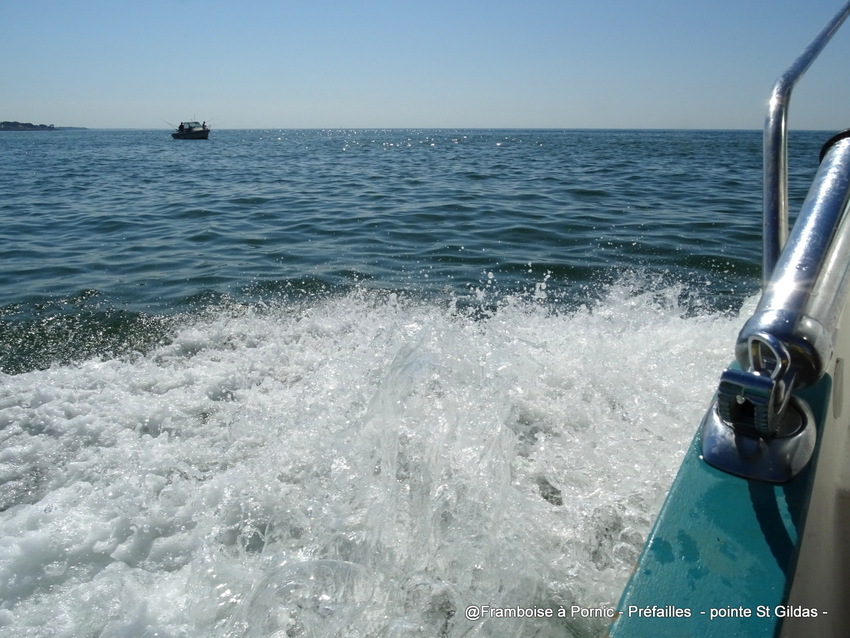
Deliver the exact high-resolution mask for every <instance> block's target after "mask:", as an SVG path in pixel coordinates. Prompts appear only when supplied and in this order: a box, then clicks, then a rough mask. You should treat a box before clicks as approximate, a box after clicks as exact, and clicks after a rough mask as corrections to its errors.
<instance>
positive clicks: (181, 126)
mask: <svg viewBox="0 0 850 638" xmlns="http://www.w3.org/2000/svg"><path fill="white" fill-rule="evenodd" d="M177 130H178V131H180V132H181V133H182V132H183V131H185V130H186V127H185V126H183V122H180V126H178V127H177Z"/></svg>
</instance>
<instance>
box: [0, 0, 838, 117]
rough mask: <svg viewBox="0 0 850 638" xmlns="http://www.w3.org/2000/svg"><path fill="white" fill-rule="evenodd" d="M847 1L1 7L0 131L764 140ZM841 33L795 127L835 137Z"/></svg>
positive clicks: (193, 2)
mask: <svg viewBox="0 0 850 638" xmlns="http://www.w3.org/2000/svg"><path fill="white" fill-rule="evenodd" d="M842 4H843V0H514V1H511V2H507V1H502V0H347V1H341V0H340V1H330V0H303V1H299V2H295V1H291V0H277V1H272V0H241V1H239V2H237V1H236V0H227V1H225V0H136V1H131V0H126V1H125V0H108V1H107V0H103V1H96V0H76V1H74V0H68V1H64V0H26V1H23V0H0V61H2V62H0V120H18V121H28V122H33V123H45V124H56V125H57V126H61V125H65V126H86V127H106V128H115V127H117V128H160V127H164V126H165V124H164V123H163V120H167V121H170V122H177V121H179V120H181V119H189V118H194V117H197V118H198V119H200V120H206V121H208V122H210V123H211V124H212V125H213V126H214V127H215V128H271V127H274V128H325V127H380V128H383V127H402V128H405V127H423V128H425V127H428V128H430V127H440V128H449V127H485V128H491V127H511V128H512V127H518V128H525V127H535V128H536V127H541V128H744V129H759V128H761V127H762V124H763V120H764V115H765V112H766V101H767V96H768V94H769V92H770V89H771V87H772V85H773V82H774V81H775V79H776V78H777V77H778V76H779V75H780V73H781V72H782V71H783V70H784V69H785V68H786V67H787V66H788V65H789V64H790V63H791V62H792V61H793V60H794V59H795V58H796V56H797V55H798V54H799V53H800V51H801V50H802V49H803V48H804V47H805V46H806V44H808V42H809V41H810V40H811V39H812V38H813V37H814V36H815V35H816V34H817V33H818V32H819V31H820V29H821V27H822V26H823V24H825V23H826V21H827V20H828V19H829V18H831V17H832V16H833V15H834V14H835V13H836V12H837V11H838V10H839V9H840V7H841V5H842ZM848 63H850V23H848V24H846V25H845V26H844V28H843V30H842V31H840V32H839V33H838V35H836V36H835V38H834V39H833V42H832V43H831V45H830V47H829V48H828V49H827V50H826V52H825V53H824V54H823V56H822V58H821V59H820V60H819V61H818V63H816V65H815V67H813V68H812V69H811V70H810V71H809V74H808V75H807V76H806V78H805V79H804V80H803V81H802V82H801V83H800V85H799V87H798V89H797V91H796V92H795V94H794V98H793V100H792V103H791V117H790V123H791V127H792V128H798V129H812V128H814V129H842V128H846V127H850V64H848Z"/></svg>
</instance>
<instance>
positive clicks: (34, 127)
mask: <svg viewBox="0 0 850 638" xmlns="http://www.w3.org/2000/svg"><path fill="white" fill-rule="evenodd" d="M84 128H85V127H80V126H54V125H53V124H30V123H29V122H0V131H63V130H68V129H84Z"/></svg>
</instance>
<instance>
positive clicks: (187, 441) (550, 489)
mask: <svg viewBox="0 0 850 638" xmlns="http://www.w3.org/2000/svg"><path fill="white" fill-rule="evenodd" d="M828 137H829V134H828V133H808V132H807V133H795V134H793V136H792V145H791V167H792V172H791V186H792V188H791V199H792V211H793V210H796V209H797V208H798V207H799V204H800V203H801V202H802V199H803V198H804V196H805V193H806V190H807V189H808V183H809V181H810V180H811V177H812V176H813V174H814V171H815V168H816V162H817V154H818V150H819V148H820V145H821V144H822V142H823V141H825V139H826V138H828ZM760 209H761V135H760V133H759V132H748V131H733V132H728V131H554V130H553V131H549V130H547V131H531V130H322V131H318V130H313V131H302V130H279V131H278V130H262V131H260V130H256V131H248V130H245V131H235V130H231V131H228V130H222V131H219V130H213V132H212V134H211V135H210V139H209V140H207V141H176V140H172V139H171V138H170V136H169V134H168V132H167V131H106V130H89V131H85V130H69V131H53V132H38V133H3V134H0V222H2V232H0V264H2V267H0V635H2V636H7V635H8V636H48V635H49V636H175V637H176V636H180V637H184V636H228V637H235V636H284V635H285V636H337V635H339V636H423V637H424V636H427V637H433V636H469V635H476V636H477V635H481V636H565V635H566V636H596V635H602V634H604V632H605V627H606V625H607V622H608V619H607V618H606V617H605V616H604V613H607V612H610V611H611V610H612V609H614V606H615V605H616V602H617V599H618V597H619V593H620V590H621V588H622V587H623V585H624V584H625V582H626V580H627V578H628V575H629V573H630V571H631V568H632V566H633V564H634V561H635V559H636V557H637V555H638V553H639V552H640V550H641V547H642V544H643V541H644V540H645V538H646V535H647V533H648V531H649V529H650V526H651V523H652V520H653V519H654V517H655V515H656V513H657V511H658V508H659V507H660V504H661V502H662V500H663V498H664V495H665V493H666V491H667V488H668V487H669V484H670V482H671V481H672V478H673V476H674V474H675V471H676V468H677V467H678V463H679V461H680V459H681V457H682V454H683V452H684V449H685V447H686V446H687V444H688V442H689V440H690V438H691V437H692V436H693V433H694V431H695V429H696V427H697V424H698V422H699V419H700V418H701V416H702V412H703V411H704V409H705V408H706V406H707V404H708V402H709V400H710V397H711V395H712V393H713V391H714V389H715V387H716V381H717V378H718V377H719V374H720V372H721V371H722V369H723V367H724V366H725V365H726V364H727V363H728V361H729V360H730V359H731V357H732V346H733V344H734V338H735V335H736V334H737V331H738V330H739V329H740V327H741V325H742V323H743V321H744V319H745V313H746V312H747V309H750V310H751V309H752V306H753V303H754V300H755V298H756V295H757V293H758V288H759V280H760V255H761V245H760V242H761V225H762V222H761V210H760ZM742 308H743V310H742ZM658 604H659V605H663V604H664V603H663V601H658ZM482 606H488V607H489V608H490V609H497V608H498V609H502V608H506V609H519V608H522V609H535V610H546V609H551V610H553V612H554V613H553V617H552V618H546V617H531V618H503V617H497V616H494V615H492V614H490V615H487V614H484V615H482V616H481V617H478V618H475V617H473V616H474V615H473V616H470V615H469V614H468V613H467V610H469V609H470V608H476V607H478V608H479V609H480V608H482ZM576 609H580V610H590V611H593V610H596V611H599V610H602V613H601V617H600V614H596V617H590V616H593V614H591V613H589V612H588V613H582V612H576ZM559 611H560V612H563V613H562V614H559V613H558V612H559ZM559 615H561V616H565V617H561V618H559V617H558V616H559Z"/></svg>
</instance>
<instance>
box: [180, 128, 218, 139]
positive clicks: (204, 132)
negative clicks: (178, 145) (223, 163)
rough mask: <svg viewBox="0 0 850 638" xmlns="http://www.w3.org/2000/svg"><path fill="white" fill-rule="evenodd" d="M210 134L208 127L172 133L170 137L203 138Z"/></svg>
mask: <svg viewBox="0 0 850 638" xmlns="http://www.w3.org/2000/svg"><path fill="white" fill-rule="evenodd" d="M209 136H210V131H209V129H202V130H200V131H184V132H183V133H179V132H178V133H172V134H171V137H173V138H174V139H175V140H205V139H207V138H208V137H209Z"/></svg>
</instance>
